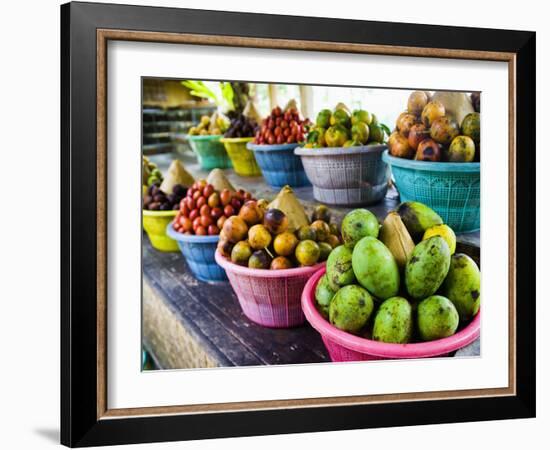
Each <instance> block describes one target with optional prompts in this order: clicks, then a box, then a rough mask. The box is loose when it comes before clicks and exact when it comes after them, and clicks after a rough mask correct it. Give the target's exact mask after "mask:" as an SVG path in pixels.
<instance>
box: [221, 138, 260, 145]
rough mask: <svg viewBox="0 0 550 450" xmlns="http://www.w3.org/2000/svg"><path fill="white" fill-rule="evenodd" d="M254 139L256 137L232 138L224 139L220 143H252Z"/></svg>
mask: <svg viewBox="0 0 550 450" xmlns="http://www.w3.org/2000/svg"><path fill="white" fill-rule="evenodd" d="M253 139H254V137H251V136H249V137H240V138H230V137H222V138H221V139H220V142H221V143H222V144H224V143H226V142H227V143H228V144H239V143H240V142H251V141H252V140H253Z"/></svg>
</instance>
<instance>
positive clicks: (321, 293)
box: [315, 202, 480, 344]
mask: <svg viewBox="0 0 550 450" xmlns="http://www.w3.org/2000/svg"><path fill="white" fill-rule="evenodd" d="M352 213H353V211H352V212H351V213H350V214H352ZM361 214H364V213H363V212H361ZM352 217H353V215H352ZM376 221H377V222H376V223H378V219H376ZM377 231H378V229H377ZM455 249H456V236H455V234H454V232H453V230H452V229H451V228H450V227H449V226H448V225H446V224H443V222H442V221H441V218H440V217H439V216H438V215H437V214H436V213H435V212H434V211H432V210H431V209H430V208H429V207H427V206H426V205H424V204H422V203H418V202H406V203H403V204H401V205H399V206H398V207H397V208H396V209H395V211H391V212H390V213H388V214H387V216H386V217H385V218H384V220H383V222H382V226H381V227H380V230H379V233H377V235H376V237H375V236H372V235H365V236H363V237H361V238H360V239H359V240H358V241H357V242H354V241H350V244H349V245H347V246H346V245H340V246H338V247H336V248H335V249H334V250H333V251H332V252H331V253H330V255H329V257H328V260H327V264H326V273H325V274H324V275H323V276H322V277H321V278H320V279H319V282H318V284H317V286H316V289H315V306H316V308H317V310H318V311H319V313H320V314H321V315H322V316H323V317H324V318H325V320H327V321H328V322H330V323H331V324H332V325H333V326H335V327H336V328H339V329H340V330H343V331H346V332H349V333H352V334H355V335H357V336H361V337H365V338H368V339H372V340H375V341H380V342H386V343H393V344H406V343H411V342H418V341H431V340H436V339H442V338H445V337H448V336H451V335H453V334H454V333H456V332H457V331H458V330H459V329H461V327H464V326H466V325H467V324H468V322H469V321H470V320H472V319H473V317H474V316H475V315H476V314H477V312H478V311H479V304H480V272H479V268H478V266H477V264H476V263H475V262H474V261H473V260H472V259H471V258H470V257H468V256H467V255H464V254H461V253H458V254H452V253H454V251H455ZM367 294H368V295H367ZM371 302H372V303H371Z"/></svg>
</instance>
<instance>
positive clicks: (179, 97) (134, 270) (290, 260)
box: [61, 3, 536, 447]
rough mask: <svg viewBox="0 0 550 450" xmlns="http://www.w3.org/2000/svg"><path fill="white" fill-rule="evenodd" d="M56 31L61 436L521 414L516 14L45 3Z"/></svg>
mask: <svg viewBox="0 0 550 450" xmlns="http://www.w3.org/2000/svg"><path fill="white" fill-rule="evenodd" d="M61 55H62V70H61V74H62V79H61V85H62V89H61V113H62V117H61V119H62V128H61V138H62V158H61V174H62V180H61V187H62V189H61V191H62V198H61V200H62V221H61V222H62V229H61V242H62V244H61V255H62V258H61V260H62V280H61V286H62V298H61V302H62V308H61V314H62V316H61V355H62V371H61V386H62V395H61V431H62V432H61V441H62V443H63V444H65V445H67V446H71V447H79V446H92V445H108V444H125V443H140V442H156V441H174V440H188V439H204V438H216V437H232V436H250V435H266V434H279V433H298V432H315V431H328V430H345V429H356V428H372V427H387V426H401V425H416V424H432V423H445V422H465V421H480V420H495V419H510V418H528V417H534V416H535V351H534V349H535V302H534V298H535V270H534V265H535V258H534V252H533V251H532V250H531V249H533V248H535V247H536V245H535V229H534V227H535V225H534V224H535V179H534V173H535V170H534V168H535V94H536V92H535V33H533V32H528V31H509V30H494V29H478V28H457V27H444V26H432V25H416V24H400V23H382V22H366V21H352V20H341V19H332V18H311V17H293V16H275V15H263V14H248V13H232V12H216V11H202V10H189V9H171V8H155V7H139V6H126V5H108V4H94V3H69V4H66V5H63V6H62V7H61ZM482 149H483V150H482ZM482 298H483V300H481V299H482Z"/></svg>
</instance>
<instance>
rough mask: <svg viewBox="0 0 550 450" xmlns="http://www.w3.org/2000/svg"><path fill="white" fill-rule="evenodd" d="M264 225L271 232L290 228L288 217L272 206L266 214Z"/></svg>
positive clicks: (274, 232)
mask: <svg viewBox="0 0 550 450" xmlns="http://www.w3.org/2000/svg"><path fill="white" fill-rule="evenodd" d="M263 223H264V226H265V227H266V228H267V229H268V231H269V232H270V233H273V234H279V233H282V232H283V231H286V229H287V228H288V217H287V216H286V215H285V213H284V212H282V211H281V210H280V209H277V208H270V209H268V210H267V211H266V212H265V214H264V222H263Z"/></svg>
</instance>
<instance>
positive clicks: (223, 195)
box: [173, 180, 252, 236]
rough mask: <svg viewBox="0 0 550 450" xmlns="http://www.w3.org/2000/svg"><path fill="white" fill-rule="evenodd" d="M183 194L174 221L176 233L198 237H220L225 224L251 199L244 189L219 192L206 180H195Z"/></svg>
mask: <svg viewBox="0 0 550 450" xmlns="http://www.w3.org/2000/svg"><path fill="white" fill-rule="evenodd" d="M184 195H185V196H184V198H182V199H181V201H180V202H179V207H178V210H179V211H178V214H177V215H176V218H175V219H174V222H173V227H174V230H175V231H177V232H179V233H183V234H191V235H192V234H196V235H199V236H206V235H209V236H214V235H218V234H219V233H220V230H221V228H222V226H223V225H224V223H225V222H226V221H227V220H228V219H229V218H233V217H234V216H235V215H236V214H239V212H240V210H241V208H242V206H243V205H244V204H246V203H247V202H248V201H249V200H251V199H252V195H251V194H250V193H249V192H245V191H244V190H239V191H230V190H229V189H224V190H222V191H217V190H216V189H215V188H214V186H213V185H212V184H209V183H208V182H207V181H206V180H198V181H195V182H194V183H193V185H191V186H190V187H189V188H188V189H187V190H186V191H184ZM241 220H242V219H241ZM243 222H244V221H243ZM245 226H246V224H245Z"/></svg>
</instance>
